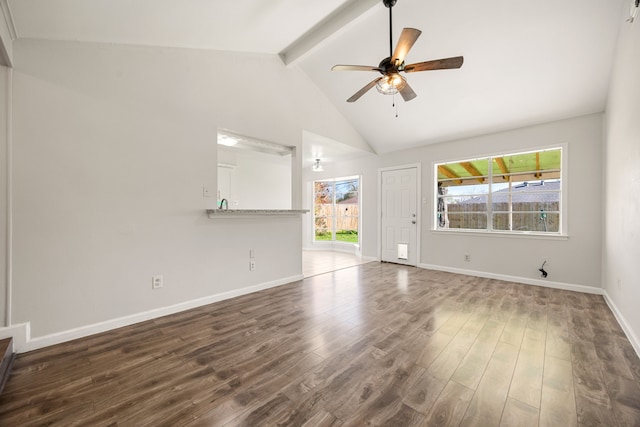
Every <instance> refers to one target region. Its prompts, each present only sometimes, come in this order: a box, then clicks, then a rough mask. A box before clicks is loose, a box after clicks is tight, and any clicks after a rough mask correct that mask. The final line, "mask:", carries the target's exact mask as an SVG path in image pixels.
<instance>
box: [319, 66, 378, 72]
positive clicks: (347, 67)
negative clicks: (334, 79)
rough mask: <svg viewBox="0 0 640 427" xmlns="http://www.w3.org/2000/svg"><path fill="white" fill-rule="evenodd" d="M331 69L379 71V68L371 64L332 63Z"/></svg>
mask: <svg viewBox="0 0 640 427" xmlns="http://www.w3.org/2000/svg"><path fill="white" fill-rule="evenodd" d="M331 71H380V68H378V67H374V66H372V65H334V66H333V67H331Z"/></svg>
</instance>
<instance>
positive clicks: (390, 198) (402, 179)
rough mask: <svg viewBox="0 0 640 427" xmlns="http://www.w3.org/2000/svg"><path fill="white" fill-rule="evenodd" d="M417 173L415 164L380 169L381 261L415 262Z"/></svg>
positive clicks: (416, 258) (416, 257)
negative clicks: (392, 168)
mask: <svg viewBox="0 0 640 427" xmlns="http://www.w3.org/2000/svg"><path fill="white" fill-rule="evenodd" d="M417 176H418V173H417V168H406V169H396V170H389V171H382V174H381V177H382V182H381V187H380V189H381V196H382V197H381V199H382V200H381V203H382V206H381V210H380V212H381V215H382V218H381V219H380V220H381V224H382V229H381V242H380V243H381V252H382V253H381V259H382V261H387V262H394V263H398V264H406V265H413V266H417V265H418V264H417V262H418V256H417V246H418V245H417V236H418V217H417V214H418V212H417V184H418V182H417Z"/></svg>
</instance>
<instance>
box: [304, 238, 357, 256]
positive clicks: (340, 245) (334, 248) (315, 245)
mask: <svg viewBox="0 0 640 427" xmlns="http://www.w3.org/2000/svg"><path fill="white" fill-rule="evenodd" d="M302 251H310V252H313V251H319V252H320V251H325V252H327V251H329V252H340V253H345V254H351V255H357V256H360V255H361V253H362V251H361V250H360V246H359V245H357V244H355V243H344V242H331V241H326V242H312V245H311V246H309V247H306V248H302Z"/></svg>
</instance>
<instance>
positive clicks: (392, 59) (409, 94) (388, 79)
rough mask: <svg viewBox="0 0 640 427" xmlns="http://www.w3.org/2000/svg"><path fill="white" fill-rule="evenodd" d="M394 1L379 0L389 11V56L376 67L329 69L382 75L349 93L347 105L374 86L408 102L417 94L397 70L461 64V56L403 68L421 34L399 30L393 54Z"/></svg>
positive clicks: (446, 66) (410, 29) (409, 30)
mask: <svg viewBox="0 0 640 427" xmlns="http://www.w3.org/2000/svg"><path fill="white" fill-rule="evenodd" d="M396 1H397V0H382V3H383V4H384V5H385V6H386V7H388V8H389V57H388V58H385V59H383V60H382V61H380V64H379V65H378V66H377V67H375V66H368V65H334V66H333V68H331V70H332V71H378V72H379V73H380V74H382V77H378V78H376V79H374V80H372V81H371V82H369V83H368V84H367V85H366V86H365V87H363V88H362V89H360V90H359V91H357V92H356V93H355V94H353V96H352V97H351V98H349V99H347V102H355V101H357V100H358V99H359V98H360V97H361V96H362V95H364V94H365V93H367V92H368V91H369V89H371V88H372V87H374V86H376V88H377V89H378V92H380V93H382V94H385V95H395V94H396V93H400V95H402V99H404V100H405V101H411V100H412V99H413V98H415V97H416V96H417V95H416V93H415V92H414V91H413V89H411V86H409V84H408V83H407V80H406V79H405V78H404V77H403V76H401V75H400V72H401V71H404V72H405V73H415V72H417V71H429V70H444V69H449V68H460V67H462V63H463V61H464V58H463V57H462V56H455V57H452V58H443V59H435V60H432V61H424V62H417V63H415V64H409V65H406V64H405V63H404V59H405V58H406V56H407V54H408V53H409V50H410V49H411V47H412V46H413V44H414V43H415V42H416V40H418V37H420V34H422V31H420V30H416V29H415V28H403V29H402V33H401V34H400V39H399V40H398V44H397V46H396V50H395V51H393V34H392V27H393V20H392V15H391V10H392V8H393V6H394V5H395V4H396Z"/></svg>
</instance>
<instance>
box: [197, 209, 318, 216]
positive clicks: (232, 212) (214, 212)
mask: <svg viewBox="0 0 640 427" xmlns="http://www.w3.org/2000/svg"><path fill="white" fill-rule="evenodd" d="M307 212H309V210H308V209H207V215H209V218H213V217H228V216H256V215H260V216H262V215H300V214H305V213H307Z"/></svg>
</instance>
